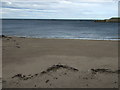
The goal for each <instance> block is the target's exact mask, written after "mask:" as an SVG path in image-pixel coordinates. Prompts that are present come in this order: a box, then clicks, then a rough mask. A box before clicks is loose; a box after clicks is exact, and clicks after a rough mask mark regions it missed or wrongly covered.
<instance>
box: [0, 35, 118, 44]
mask: <svg viewBox="0 0 120 90" xmlns="http://www.w3.org/2000/svg"><path fill="white" fill-rule="evenodd" d="M0 37H18V38H30V39H58V40H62V39H63V40H86V41H118V42H119V41H120V38H118V39H116V38H115V39H90V38H89V39H87V38H42V37H41V38H40V37H30V36H28V37H27V36H9V35H1V36H0Z"/></svg>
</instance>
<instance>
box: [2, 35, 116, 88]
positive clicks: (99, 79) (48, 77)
mask: <svg viewBox="0 0 120 90" xmlns="http://www.w3.org/2000/svg"><path fill="white" fill-rule="evenodd" d="M2 50H3V53H2V56H3V59H2V60H3V77H2V78H3V88H117V87H118V42H117V41H100V40H99V41H97V40H93V41H92V40H73V39H71V40H68V39H35V38H24V37H3V49H2Z"/></svg>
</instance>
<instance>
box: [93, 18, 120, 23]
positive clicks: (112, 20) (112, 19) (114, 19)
mask: <svg viewBox="0 0 120 90" xmlns="http://www.w3.org/2000/svg"><path fill="white" fill-rule="evenodd" d="M94 21H95V22H119V23H120V17H114V18H110V19H104V20H94Z"/></svg>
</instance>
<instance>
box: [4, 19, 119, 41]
mask: <svg viewBox="0 0 120 90" xmlns="http://www.w3.org/2000/svg"><path fill="white" fill-rule="evenodd" d="M118 29H119V28H118V23H113V22H94V21H92V20H60V19H2V35H7V36H17V37H31V38H48V39H49V38H52V39H84V40H120V34H119V32H118Z"/></svg>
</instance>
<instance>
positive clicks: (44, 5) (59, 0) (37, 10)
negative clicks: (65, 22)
mask: <svg viewBox="0 0 120 90" xmlns="http://www.w3.org/2000/svg"><path fill="white" fill-rule="evenodd" d="M117 1H118V0H34V1H33V0H4V1H2V2H1V3H2V9H3V12H5V13H2V15H3V17H6V18H9V17H10V18H11V17H12V18H26V17H27V18H106V17H112V16H117Z"/></svg>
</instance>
